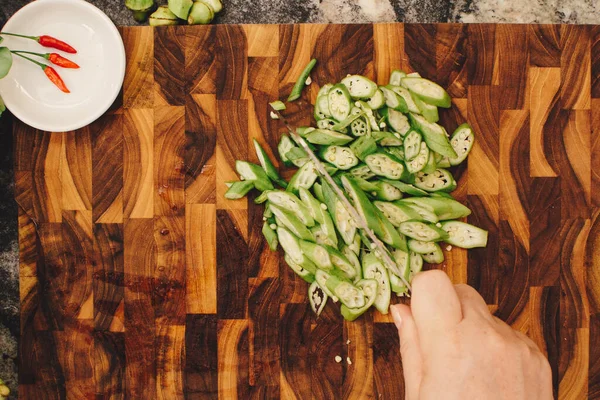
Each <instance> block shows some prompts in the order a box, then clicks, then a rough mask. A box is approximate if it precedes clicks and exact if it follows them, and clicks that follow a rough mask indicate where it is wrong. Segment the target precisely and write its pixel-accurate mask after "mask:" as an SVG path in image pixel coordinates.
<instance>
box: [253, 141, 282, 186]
mask: <svg viewBox="0 0 600 400" xmlns="http://www.w3.org/2000/svg"><path fill="white" fill-rule="evenodd" d="M253 141H254V150H255V151H256V156H257V157H258V161H259V162H260V165H261V166H262V168H263V169H264V170H265V173H266V174H267V176H268V177H269V178H270V179H271V180H272V181H273V182H275V183H276V184H278V185H279V186H281V187H282V188H284V189H285V188H286V187H287V182H286V181H285V180H283V179H282V178H281V176H279V172H277V168H275V165H273V163H272V162H271V159H270V158H269V155H268V154H267V152H266V151H265V149H264V148H263V147H262V146H261V145H260V143H258V141H257V140H256V139H253Z"/></svg>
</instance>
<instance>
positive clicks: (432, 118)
mask: <svg viewBox="0 0 600 400" xmlns="http://www.w3.org/2000/svg"><path fill="white" fill-rule="evenodd" d="M411 94H412V95H413V96H412V98H413V101H414V102H415V104H416V105H417V107H418V108H419V113H420V114H421V115H422V116H423V117H425V119H426V120H427V121H429V122H438V121H439V119H440V115H439V112H438V108H437V107H436V106H434V105H432V104H428V103H425V102H424V101H423V100H421V99H420V98H419V96H417V95H415V94H414V93H411Z"/></svg>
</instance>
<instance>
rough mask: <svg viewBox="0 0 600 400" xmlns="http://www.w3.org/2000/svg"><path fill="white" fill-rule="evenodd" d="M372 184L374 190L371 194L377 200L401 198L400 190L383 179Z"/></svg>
mask: <svg viewBox="0 0 600 400" xmlns="http://www.w3.org/2000/svg"><path fill="white" fill-rule="evenodd" d="M374 186H375V190H373V191H372V192H371V194H372V195H373V196H374V197H376V198H377V199H378V200H384V201H395V200H399V199H401V198H402V191H401V190H400V189H398V188H397V187H395V186H394V185H391V184H389V183H387V182H384V181H375V183H374ZM363 190H364V189H363Z"/></svg>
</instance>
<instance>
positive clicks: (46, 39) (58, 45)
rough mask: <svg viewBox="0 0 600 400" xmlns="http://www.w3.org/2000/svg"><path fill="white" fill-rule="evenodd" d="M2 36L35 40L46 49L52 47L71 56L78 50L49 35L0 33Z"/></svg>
mask: <svg viewBox="0 0 600 400" xmlns="http://www.w3.org/2000/svg"><path fill="white" fill-rule="evenodd" d="M0 35H7V36H16V37H21V38H25V39H31V40H35V41H36V42H38V43H39V44H41V45H42V46H44V47H51V48H53V49H58V50H61V51H64V52H66V53H71V54H75V53H77V50H75V49H74V48H73V47H71V46H70V45H68V44H67V43H65V42H63V41H62V40H58V39H57V38H54V37H52V36H48V35H42V36H26V35H20V34H17V33H8V32H0Z"/></svg>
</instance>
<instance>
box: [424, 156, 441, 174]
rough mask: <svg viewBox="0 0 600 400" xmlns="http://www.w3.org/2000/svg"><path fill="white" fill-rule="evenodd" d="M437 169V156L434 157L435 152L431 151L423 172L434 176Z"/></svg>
mask: <svg viewBox="0 0 600 400" xmlns="http://www.w3.org/2000/svg"><path fill="white" fill-rule="evenodd" d="M436 169H437V164H436V162H435V155H434V152H433V151H430V152H429V157H428V158H427V163H426V164H425V166H424V167H423V169H422V170H421V171H422V172H424V173H426V174H432V173H433V172H435V170H436Z"/></svg>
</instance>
